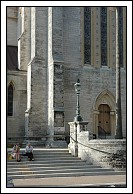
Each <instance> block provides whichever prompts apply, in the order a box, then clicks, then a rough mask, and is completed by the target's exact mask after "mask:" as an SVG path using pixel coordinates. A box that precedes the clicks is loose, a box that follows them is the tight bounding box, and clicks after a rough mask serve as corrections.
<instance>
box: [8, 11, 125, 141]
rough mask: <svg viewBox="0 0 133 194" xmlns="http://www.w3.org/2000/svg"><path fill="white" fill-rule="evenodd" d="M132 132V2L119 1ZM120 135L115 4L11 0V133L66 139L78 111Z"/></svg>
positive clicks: (110, 134)
mask: <svg viewBox="0 0 133 194" xmlns="http://www.w3.org/2000/svg"><path fill="white" fill-rule="evenodd" d="M118 13H119V14H118V15H119V18H118V24H119V25H118V26H119V27H118V31H119V39H118V42H119V64H120V67H121V68H120V73H121V109H122V133H123V137H124V138H126V27H127V26H126V19H127V18H126V7H119V9H118ZM78 79H79V80H80V84H81V88H80V95H79V103H80V114H81V116H82V118H83V120H84V121H88V126H87V128H88V130H89V131H91V132H92V133H93V134H95V137H96V138H99V137H100V132H99V127H100V128H101V129H103V130H104V131H105V132H106V134H107V138H114V137H115V125H116V97H115V96H116V12H115V9H111V8H110V7H7V138H8V141H10V140H13V138H15V137H16V139H19V140H20V141H24V139H25V138H27V139H31V140H37V141H44V142H45V141H47V139H54V140H55V141H60V140H66V137H69V130H70V129H69V124H68V123H69V122H71V121H73V120H74V117H75V115H76V103H77V102H76V100H77V99H76V98H77V96H76V93H75V89H74V84H75V83H76V82H77V80H78Z"/></svg>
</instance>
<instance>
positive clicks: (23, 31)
mask: <svg viewBox="0 0 133 194" xmlns="http://www.w3.org/2000/svg"><path fill="white" fill-rule="evenodd" d="M30 9H31V8H30V7H22V8H21V9H20V10H21V11H19V13H18V14H19V16H18V18H19V21H18V24H19V25H18V26H19V27H18V33H19V34H18V36H19V37H18V68H19V69H20V70H25V71H27V67H28V63H29V61H30V57H31V56H30V43H31V42H30V41H31V37H30V35H31V34H30V31H31V29H30V27H31V26H30V25H31V23H30V22H31V19H30V14H31V13H30Z"/></svg>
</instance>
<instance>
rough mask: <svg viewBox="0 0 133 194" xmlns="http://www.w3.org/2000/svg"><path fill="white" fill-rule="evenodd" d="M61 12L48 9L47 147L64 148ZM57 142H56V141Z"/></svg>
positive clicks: (58, 8) (57, 8)
mask: <svg viewBox="0 0 133 194" xmlns="http://www.w3.org/2000/svg"><path fill="white" fill-rule="evenodd" d="M62 28H63V10H62V7H49V8H48V80H49V81H48V99H49V101H48V130H47V134H48V136H49V137H48V139H47V145H49V146H52V147H54V146H57V147H60V146H61V145H62V146H64V145H65V146H66V144H65V142H64V141H63V140H64V139H65V136H64V135H65V126H64V81H63V66H64V61H63V29H62ZM56 140H58V141H56Z"/></svg>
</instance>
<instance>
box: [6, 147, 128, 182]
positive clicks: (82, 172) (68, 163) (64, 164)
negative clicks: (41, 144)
mask: <svg viewBox="0 0 133 194" xmlns="http://www.w3.org/2000/svg"><path fill="white" fill-rule="evenodd" d="M9 152H10V150H9ZM22 152H24V149H23V148H21V153H22ZM34 158H35V160H34V161H28V160H27V156H21V162H17V161H16V160H15V159H12V160H8V161H7V176H8V177H11V178H13V179H30V178H48V177H72V176H74V177H78V176H97V175H125V174H126V172H125V171H114V170H113V169H109V168H101V167H100V166H99V165H94V164H87V162H86V161H83V160H81V159H80V158H78V157H74V156H72V155H71V154H70V153H69V151H68V149H67V148H65V149H63V148H60V149H56V148H54V149H53V148H50V149H48V148H34Z"/></svg>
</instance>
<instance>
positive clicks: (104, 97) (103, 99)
mask: <svg viewBox="0 0 133 194" xmlns="http://www.w3.org/2000/svg"><path fill="white" fill-rule="evenodd" d="M101 104H105V105H108V106H109V108H110V123H111V126H110V127H111V138H114V136H115V104H116V103H115V97H114V95H113V94H112V93H111V92H110V91H109V90H104V91H102V92H101V93H100V94H98V95H97V97H96V99H95V102H94V105H93V115H94V117H93V118H94V119H93V132H94V133H95V134H96V135H98V115H99V109H98V107H99V106H100V105H101Z"/></svg>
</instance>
